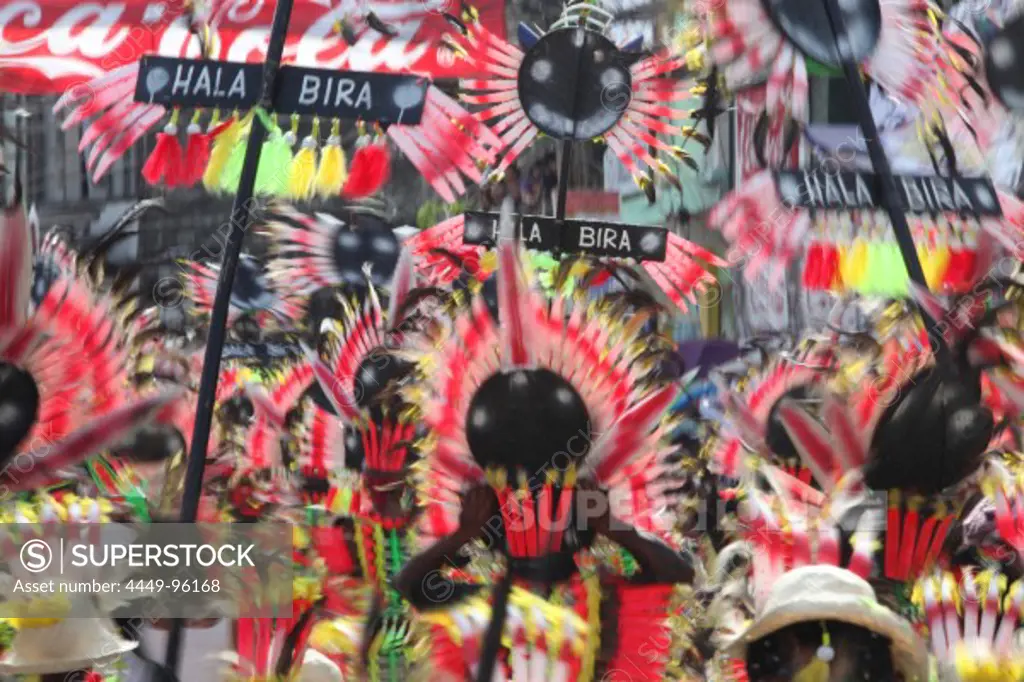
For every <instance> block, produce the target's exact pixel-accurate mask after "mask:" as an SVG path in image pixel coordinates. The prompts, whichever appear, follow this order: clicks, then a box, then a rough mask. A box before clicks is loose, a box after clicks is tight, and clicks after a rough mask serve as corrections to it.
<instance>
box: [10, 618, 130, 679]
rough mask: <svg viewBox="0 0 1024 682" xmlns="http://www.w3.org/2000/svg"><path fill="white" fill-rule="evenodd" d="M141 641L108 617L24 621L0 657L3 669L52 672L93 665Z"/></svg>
mask: <svg viewBox="0 0 1024 682" xmlns="http://www.w3.org/2000/svg"><path fill="white" fill-rule="evenodd" d="M138 645H139V644H138V642H129V641H127V640H124V639H121V637H119V636H118V635H117V633H116V632H114V629H113V627H112V623H111V621H110V620H109V619H106V618H65V619H39V620H37V621H35V622H33V621H32V620H27V621H21V623H20V628H19V630H18V632H17V634H16V635H15V636H14V641H13V642H12V643H11V648H10V649H9V650H8V651H7V652H6V653H5V654H4V655H3V657H2V658H0V673H2V674H7V675H11V674H14V675H50V674H54V673H65V672H73V671H75V670H83V669H88V668H93V667H96V666H98V665H103V664H104V663H109V662H111V661H113V660H115V659H117V658H120V657H121V656H123V655H125V654H126V653H128V652H129V651H132V650H133V649H135V647H137V646H138Z"/></svg>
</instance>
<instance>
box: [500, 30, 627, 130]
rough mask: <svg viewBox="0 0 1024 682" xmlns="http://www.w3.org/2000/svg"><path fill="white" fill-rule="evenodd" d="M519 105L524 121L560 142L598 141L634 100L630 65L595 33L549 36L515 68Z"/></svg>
mask: <svg viewBox="0 0 1024 682" xmlns="http://www.w3.org/2000/svg"><path fill="white" fill-rule="evenodd" d="M518 84H519V100H520V102H521V103H522V106H523V111H525V112H526V116H527V118H529V119H530V121H531V122H532V123H533V124H534V125H535V126H537V128H538V129H539V130H540V131H541V132H543V133H545V134H547V135H550V136H551V137H553V138H555V139H558V140H579V141H585V140H590V139H593V138H595V137H599V136H600V135H603V134H604V133H606V132H608V131H609V130H611V129H612V127H613V126H614V125H615V124H616V123H618V122H619V119H621V118H622V115H623V114H624V113H625V111H626V109H627V108H628V107H629V103H630V101H631V98H632V92H633V84H632V77H631V76H630V71H629V62H628V60H627V59H626V57H625V55H624V54H623V53H622V52H620V51H619V49H618V48H617V47H616V46H615V43H613V42H612V41H610V40H609V39H608V38H606V37H604V36H603V35H601V34H600V33H597V32H596V31H588V30H586V29H583V28H565V29H559V30H556V31H552V32H551V33H548V34H547V35H545V36H544V37H542V38H541V39H540V40H538V41H537V43H536V44H535V45H534V46H533V47H531V48H530V49H529V51H527V53H526V55H525V56H524V57H523V63H522V65H521V66H520V67H519V77H518Z"/></svg>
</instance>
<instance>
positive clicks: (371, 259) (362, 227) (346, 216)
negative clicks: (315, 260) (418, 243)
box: [334, 210, 400, 288]
mask: <svg viewBox="0 0 1024 682" xmlns="http://www.w3.org/2000/svg"><path fill="white" fill-rule="evenodd" d="M341 220H342V221H343V222H344V224H339V225H338V228H337V230H336V231H335V233H334V263H335V267H336V268H337V269H338V274H339V276H340V277H341V278H342V280H343V281H344V283H345V284H349V285H353V286H355V287H357V288H363V287H365V286H366V276H365V275H364V274H363V264H364V263H370V264H371V266H372V269H371V271H370V277H371V279H372V280H373V283H374V285H375V286H386V285H387V284H388V282H390V281H391V276H392V275H393V274H394V272H395V267H396V266H397V265H398V254H399V250H400V246H399V243H398V237H396V236H395V233H394V232H393V231H392V229H391V225H389V224H388V223H387V221H385V220H384V219H382V218H380V217H378V216H375V215H372V214H368V213H360V212H358V211H353V210H347V211H345V212H343V214H342V215H341Z"/></svg>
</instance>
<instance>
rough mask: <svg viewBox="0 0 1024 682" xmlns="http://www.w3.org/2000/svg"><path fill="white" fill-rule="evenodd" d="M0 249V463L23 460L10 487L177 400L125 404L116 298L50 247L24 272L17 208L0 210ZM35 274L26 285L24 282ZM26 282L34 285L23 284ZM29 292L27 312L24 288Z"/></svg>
mask: <svg viewBox="0 0 1024 682" xmlns="http://www.w3.org/2000/svg"><path fill="white" fill-rule="evenodd" d="M0 220H2V222H0V253H3V257H4V258H5V259H6V265H5V267H3V268H2V269H0V270H2V272H0V276H2V277H3V282H0V292H2V298H0V300H2V301H3V303H2V305H0V366H2V369H3V382H4V384H5V389H4V390H3V391H0V393H3V395H4V401H3V402H4V403H5V404H7V405H8V407H9V408H10V409H12V411H13V414H15V415H16V417H15V418H14V419H11V421H10V424H9V426H8V427H7V428H6V429H5V433H4V435H3V445H2V451H0V458H2V459H3V460H4V461H7V462H11V461H13V460H15V459H17V458H19V456H25V457H27V458H28V459H29V461H30V462H31V465H30V466H29V467H28V470H27V471H21V472H20V473H19V474H17V475H14V470H13V469H14V468H13V467H7V469H6V473H7V478H8V479H9V481H8V484H9V485H11V486H12V487H13V489H17V490H24V489H31V488H34V487H38V486H40V485H42V484H44V483H47V482H50V481H52V480H53V479H55V478H59V477H60V476H61V472H62V471H63V470H65V469H67V468H69V467H72V466H74V465H76V464H78V463H80V462H82V461H83V460H84V459H85V458H86V457H88V456H89V455H91V454H94V453H96V452H98V451H100V450H103V449H104V448H105V447H107V446H109V445H111V444H113V443H116V442H117V441H119V440H121V439H122V438H125V437H127V436H128V435H130V434H131V433H132V432H133V431H135V430H136V429H137V428H139V427H140V426H141V425H143V424H144V423H146V422H147V421H149V420H150V419H152V418H153V417H154V416H155V415H156V414H157V413H158V412H159V411H160V410H161V409H162V408H164V407H166V406H167V405H169V404H171V403H173V402H174V401H175V400H177V398H178V395H177V394H175V393H162V394H160V395H157V396H152V397H150V398H148V399H144V400H141V401H134V400H128V399H126V397H125V395H124V385H125V379H126V367H125V364H126V360H127V352H126V350H125V348H124V347H123V343H122V342H123V331H124V328H125V327H124V325H123V323H122V320H123V316H122V315H119V314H118V312H117V310H116V301H115V300H114V299H113V298H112V297H111V296H110V295H108V294H107V293H106V292H101V291H98V290H97V289H96V288H95V287H94V286H93V285H92V284H91V282H90V280H89V279H87V278H86V277H84V276H79V274H78V272H77V270H76V269H69V268H68V267H67V266H69V265H71V264H72V263H74V261H75V258H74V257H73V256H72V255H71V254H70V252H69V251H68V250H66V249H63V248H57V247H56V246H54V249H53V254H54V255H53V257H52V258H46V257H44V258H42V259H40V261H39V264H40V267H39V268H37V269H36V270H35V272H33V267H32V251H31V244H32V241H31V234H30V232H29V226H28V222H27V220H26V219H25V216H24V212H23V210H22V208H21V207H20V206H14V207H13V208H8V209H4V211H3V216H2V219H0ZM34 275H35V280H34V279H33V276H34ZM33 281H36V282H37V285H38V286H35V287H33V286H30V285H31V283H32V282H33ZM33 288H36V289H38V296H37V297H36V298H37V300H36V301H35V305H34V311H33V313H32V314H31V315H30V314H29V309H30V303H31V292H32V289H33Z"/></svg>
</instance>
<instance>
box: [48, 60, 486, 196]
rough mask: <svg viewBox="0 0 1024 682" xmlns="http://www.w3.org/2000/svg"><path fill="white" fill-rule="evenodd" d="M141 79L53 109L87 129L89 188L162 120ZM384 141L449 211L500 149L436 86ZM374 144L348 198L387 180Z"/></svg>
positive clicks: (113, 77)
mask: <svg viewBox="0 0 1024 682" xmlns="http://www.w3.org/2000/svg"><path fill="white" fill-rule="evenodd" d="M138 73H139V65H138V63H134V64H130V65H126V66H124V67H121V68H119V69H117V70H115V71H112V72H110V73H108V74H105V75H104V76H101V77H99V78H97V79H95V80H93V81H90V82H89V83H86V84H83V85H81V86H78V87H76V88H72V89H71V90H69V91H68V92H67V93H65V95H64V96H63V97H61V98H60V100H58V101H57V103H56V104H55V105H54V109H53V110H54V113H55V114H59V113H61V112H63V111H67V112H68V114H67V116H66V118H65V119H64V121H63V122H62V124H61V126H62V129H63V130H68V129H70V128H72V127H74V126H77V125H81V124H86V122H87V121H91V122H90V123H87V124H86V128H85V131H84V132H83V134H82V139H81V141H80V142H79V151H81V152H82V153H84V154H85V159H86V168H87V169H88V170H89V171H90V172H91V173H92V178H93V181H94V182H98V181H99V179H100V178H102V177H103V175H104V174H106V172H107V171H108V170H110V168H111V166H112V165H113V164H114V163H115V162H116V161H117V160H118V159H120V158H121V157H122V156H124V154H125V153H126V152H127V151H128V150H129V149H130V148H131V146H132V145H134V144H135V143H136V142H138V141H139V140H140V139H142V138H143V137H144V136H145V135H146V134H147V133H148V132H149V131H150V130H152V129H153V128H154V127H155V126H157V125H158V124H159V123H160V122H161V121H162V120H163V118H164V117H165V115H166V114H167V109H166V108H165V107H163V106H160V105H155V104H142V103H137V102H134V101H133V98H134V96H135V83H136V79H137V78H138ZM416 103H417V102H412V103H410V105H412V104H416ZM222 130H223V128H222V127H221V128H219V129H218V130H217V132H220V131H222ZM386 136H387V138H388V139H390V140H391V141H392V142H393V143H394V144H395V146H396V147H397V148H398V149H399V150H401V152H402V153H403V154H404V155H405V156H406V157H407V158H408V159H409V161H410V162H411V163H412V165H413V166H414V167H415V168H416V170H418V171H419V172H420V174H421V175H423V177H424V178H425V179H426V180H427V182H428V183H429V184H430V185H431V187H433V188H434V189H435V190H436V191H437V193H438V194H439V195H440V196H441V198H442V199H444V200H445V201H446V202H448V203H451V202H454V201H455V200H456V199H457V198H458V197H459V196H461V195H463V194H465V192H466V182H465V180H464V179H463V178H468V180H469V181H471V182H473V183H478V184H479V183H481V182H482V181H483V177H482V174H481V171H480V168H481V167H482V166H485V165H487V164H490V163H493V162H494V161H495V158H496V154H497V152H498V151H499V150H500V149H501V146H502V142H501V140H500V139H499V138H498V137H497V135H495V134H494V132H492V131H491V130H490V129H489V128H488V127H487V126H485V125H483V124H481V123H480V122H479V121H477V120H476V119H474V118H473V117H472V116H471V115H470V114H469V112H467V111H466V110H465V109H463V108H462V107H461V106H459V104H458V103H457V102H455V101H454V100H453V99H452V98H451V97H449V96H448V95H446V94H445V93H444V92H442V91H441V90H440V89H438V88H437V87H435V86H433V85H431V86H428V88H427V93H426V100H425V103H424V109H423V118H422V119H421V121H420V123H418V124H416V125H407V124H402V123H401V122H397V123H393V124H391V125H389V126H388V128H387V133H386ZM379 144H380V143H375V149H374V150H371V151H370V154H369V156H372V157H373V158H372V159H371V158H369V157H368V158H366V159H365V161H367V162H369V163H368V166H367V167H366V168H363V170H362V171H360V175H359V178H357V180H358V183H357V184H353V185H352V186H350V187H349V190H348V195H351V196H359V195H361V194H365V193H366V192H369V191H372V190H373V189H374V188H375V187H376V186H377V185H379V183H380V179H381V178H382V177H386V168H385V167H384V166H386V159H384V158H383V157H382V156H381V152H383V151H384V150H382V149H380V148H377V147H376V145H379ZM385 153H386V152H385ZM364 156H366V154H364ZM382 162H383V163H384V166H382V165H381V164H382ZM370 166H372V167H370ZM364 171H365V174H364ZM375 178H376V179H375ZM353 182H356V180H354V181H353ZM360 183H361V184H360Z"/></svg>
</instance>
